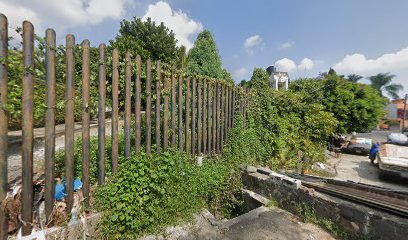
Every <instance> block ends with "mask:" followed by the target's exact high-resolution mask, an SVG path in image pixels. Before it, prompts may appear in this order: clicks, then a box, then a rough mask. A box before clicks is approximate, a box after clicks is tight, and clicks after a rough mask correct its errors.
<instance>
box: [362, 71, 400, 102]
mask: <svg viewBox="0 0 408 240" xmlns="http://www.w3.org/2000/svg"><path fill="white" fill-rule="evenodd" d="M393 78H395V75H394V74H391V73H389V72H388V73H379V74H377V75H374V76H371V77H368V79H369V80H370V82H371V86H372V87H373V88H374V89H376V90H377V91H378V92H379V93H380V95H381V96H383V91H385V92H386V93H387V94H389V95H390V96H391V97H392V98H393V99H397V98H399V95H398V93H399V92H400V91H402V90H403V89H404V87H403V86H402V85H401V84H396V83H392V79H393Z"/></svg>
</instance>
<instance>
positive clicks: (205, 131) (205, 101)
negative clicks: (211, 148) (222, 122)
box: [202, 79, 208, 155]
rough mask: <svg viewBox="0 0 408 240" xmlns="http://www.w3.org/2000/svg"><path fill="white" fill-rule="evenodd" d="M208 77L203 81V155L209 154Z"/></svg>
mask: <svg viewBox="0 0 408 240" xmlns="http://www.w3.org/2000/svg"><path fill="white" fill-rule="evenodd" d="M207 120H208V119H207V79H204V81H203V123H202V127H203V155H206V154H207Z"/></svg>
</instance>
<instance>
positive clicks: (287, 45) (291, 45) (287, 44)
mask: <svg viewBox="0 0 408 240" xmlns="http://www.w3.org/2000/svg"><path fill="white" fill-rule="evenodd" d="M293 45H295V42H293V41H290V42H285V43H282V45H281V46H280V48H281V49H287V48H291V47H293Z"/></svg>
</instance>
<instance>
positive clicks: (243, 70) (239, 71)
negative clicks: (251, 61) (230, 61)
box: [232, 67, 248, 80]
mask: <svg viewBox="0 0 408 240" xmlns="http://www.w3.org/2000/svg"><path fill="white" fill-rule="evenodd" d="M247 73H248V69H246V68H244V67H243V68H239V69H237V70H235V71H234V72H233V73H232V76H233V77H234V79H236V80H242V79H243V78H244V77H245V76H246V75H247Z"/></svg>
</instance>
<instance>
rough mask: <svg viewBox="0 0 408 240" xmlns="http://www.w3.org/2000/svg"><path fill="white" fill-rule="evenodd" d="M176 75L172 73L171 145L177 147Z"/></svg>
mask: <svg viewBox="0 0 408 240" xmlns="http://www.w3.org/2000/svg"><path fill="white" fill-rule="evenodd" d="M176 81H177V80H176V77H175V76H174V75H173V74H172V75H171V147H172V148H176V108H177V103H176Z"/></svg>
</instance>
